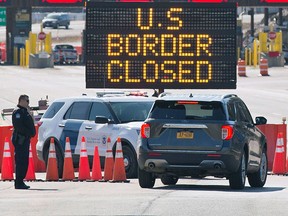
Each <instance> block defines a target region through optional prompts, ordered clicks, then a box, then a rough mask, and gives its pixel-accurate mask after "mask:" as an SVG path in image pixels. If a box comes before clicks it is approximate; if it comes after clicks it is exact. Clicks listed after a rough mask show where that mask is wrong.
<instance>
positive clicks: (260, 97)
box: [0, 66, 288, 124]
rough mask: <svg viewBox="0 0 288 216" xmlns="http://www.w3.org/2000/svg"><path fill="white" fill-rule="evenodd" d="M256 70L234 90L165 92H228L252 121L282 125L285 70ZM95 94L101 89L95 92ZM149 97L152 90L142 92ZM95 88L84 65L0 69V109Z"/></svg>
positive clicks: (287, 108)
mask: <svg viewBox="0 0 288 216" xmlns="http://www.w3.org/2000/svg"><path fill="white" fill-rule="evenodd" d="M259 73H260V72H259V69H254V68H252V67H251V68H247V77H238V81H237V89H228V90H193V89H190V90H175V89H174V90H167V91H168V92H174V93H183V92H186V93H187V92H189V93H190V92H192V93H208V94H218V93H219V94H222V93H230V94H231V93H232V94H237V95H238V96H239V97H241V98H242V99H243V100H244V101H245V102H246V104H247V106H248V107H249V109H250V111H251V113H252V116H253V118H255V117H256V116H259V115H262V116H265V117H267V119H268V123H271V124H274V123H282V117H284V116H285V117H287V118H288V67H279V68H277V67H273V68H269V74H270V76H268V77H261V76H259ZM97 90H98V91H99V90H101V89H97ZM144 90H145V91H147V92H148V93H149V94H150V95H152V93H153V90H152V89H144ZM95 92H96V89H86V88H85V67H84V66H55V67H54V68H52V69H50V68H45V69H28V68H21V67H19V66H0V110H2V109H4V108H11V107H14V106H15V103H16V102H17V99H18V97H19V95H20V94H22V93H26V94H28V95H30V98H31V105H32V106H34V105H37V102H38V100H39V99H41V98H43V99H44V98H45V97H46V95H48V96H49V100H50V101H53V100H54V99H56V98H59V97H67V96H78V95H81V94H82V93H86V94H88V95H95Z"/></svg>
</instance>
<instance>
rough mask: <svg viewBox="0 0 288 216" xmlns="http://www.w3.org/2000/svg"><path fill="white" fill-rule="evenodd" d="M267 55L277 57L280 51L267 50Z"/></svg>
mask: <svg viewBox="0 0 288 216" xmlns="http://www.w3.org/2000/svg"><path fill="white" fill-rule="evenodd" d="M268 55H269V57H272V58H273V57H278V56H280V53H279V52H278V51H270V52H268Z"/></svg>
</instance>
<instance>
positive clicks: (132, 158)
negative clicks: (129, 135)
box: [122, 145, 138, 178]
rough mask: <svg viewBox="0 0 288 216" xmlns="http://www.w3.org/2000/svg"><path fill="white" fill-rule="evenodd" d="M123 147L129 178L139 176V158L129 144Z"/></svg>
mask: <svg viewBox="0 0 288 216" xmlns="http://www.w3.org/2000/svg"><path fill="white" fill-rule="evenodd" d="M122 149H123V160H124V165H125V171H126V176H127V178H136V177H137V166H138V164H137V159H136V155H135V154H134V152H133V151H132V150H131V148H130V147H129V146H127V145H123V146H122Z"/></svg>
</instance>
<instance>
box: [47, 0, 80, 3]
mask: <svg viewBox="0 0 288 216" xmlns="http://www.w3.org/2000/svg"><path fill="white" fill-rule="evenodd" d="M42 2H48V3H53V4H71V3H77V2H83V0H42Z"/></svg>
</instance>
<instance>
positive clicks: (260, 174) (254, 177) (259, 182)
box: [247, 150, 268, 187]
mask: <svg viewBox="0 0 288 216" xmlns="http://www.w3.org/2000/svg"><path fill="white" fill-rule="evenodd" d="M267 170H268V163H267V153H266V150H264V152H262V156H261V162H260V167H259V170H258V171H257V172H256V173H250V174H248V175H247V177H248V182H249V184H250V186H251V187H263V186H264V185H265V183H266V179H267Z"/></svg>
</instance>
